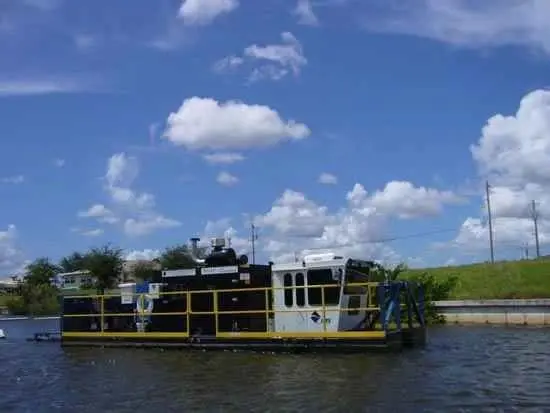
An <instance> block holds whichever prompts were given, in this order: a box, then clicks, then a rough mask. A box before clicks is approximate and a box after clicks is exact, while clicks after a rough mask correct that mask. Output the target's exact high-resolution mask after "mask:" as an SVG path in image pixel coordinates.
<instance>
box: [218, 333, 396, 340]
mask: <svg viewBox="0 0 550 413" xmlns="http://www.w3.org/2000/svg"><path fill="white" fill-rule="evenodd" d="M385 337H386V334H385V333H384V332H383V331H335V332H329V331H327V332H323V331H312V332H288V331H285V332H270V333H253V332H234V333H218V334H216V338H255V339H283V338H290V339H316V338H318V339H325V338H329V339H346V338H364V339H382V338H385Z"/></svg>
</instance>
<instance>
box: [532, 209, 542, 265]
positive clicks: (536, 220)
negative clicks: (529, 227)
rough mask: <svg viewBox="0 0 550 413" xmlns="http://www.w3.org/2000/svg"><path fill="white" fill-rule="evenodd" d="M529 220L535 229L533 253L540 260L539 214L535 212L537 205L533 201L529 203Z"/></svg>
mask: <svg viewBox="0 0 550 413" xmlns="http://www.w3.org/2000/svg"><path fill="white" fill-rule="evenodd" d="M531 218H533V225H534V227H535V251H536V253H537V258H540V246H539V214H538V211H537V203H536V202H535V200H533V201H531Z"/></svg>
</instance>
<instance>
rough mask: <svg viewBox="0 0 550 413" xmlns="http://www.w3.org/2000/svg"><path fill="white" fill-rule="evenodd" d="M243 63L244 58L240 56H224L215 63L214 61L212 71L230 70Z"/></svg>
mask: <svg viewBox="0 0 550 413" xmlns="http://www.w3.org/2000/svg"><path fill="white" fill-rule="evenodd" d="M243 63H244V59H243V58H242V57H240V56H235V55H232V56H226V57H224V58H223V59H220V60H218V61H217V62H216V63H214V71H215V72H224V71H227V70H232V69H235V68H237V67H239V66H241V65H242V64H243Z"/></svg>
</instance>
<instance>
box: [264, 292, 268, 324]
mask: <svg viewBox="0 0 550 413" xmlns="http://www.w3.org/2000/svg"><path fill="white" fill-rule="evenodd" d="M264 293H265V331H266V333H267V332H269V291H268V289H267V288H265V289H264Z"/></svg>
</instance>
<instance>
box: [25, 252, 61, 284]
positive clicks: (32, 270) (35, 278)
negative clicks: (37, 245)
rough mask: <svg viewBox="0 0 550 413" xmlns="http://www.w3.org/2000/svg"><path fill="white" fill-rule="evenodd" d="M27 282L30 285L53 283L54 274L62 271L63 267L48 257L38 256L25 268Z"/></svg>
mask: <svg viewBox="0 0 550 413" xmlns="http://www.w3.org/2000/svg"><path fill="white" fill-rule="evenodd" d="M25 272H26V274H25V283H26V284H29V285H40V284H48V285H50V284H51V281H52V280H53V278H54V276H55V275H56V274H59V273H60V272H61V268H60V267H58V266H57V265H55V264H53V263H52V262H50V259H49V258H47V257H42V258H37V259H36V260H34V261H33V262H31V263H30V264H29V265H27V267H26V269H25Z"/></svg>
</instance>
